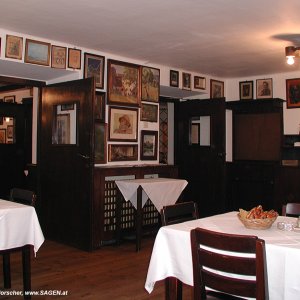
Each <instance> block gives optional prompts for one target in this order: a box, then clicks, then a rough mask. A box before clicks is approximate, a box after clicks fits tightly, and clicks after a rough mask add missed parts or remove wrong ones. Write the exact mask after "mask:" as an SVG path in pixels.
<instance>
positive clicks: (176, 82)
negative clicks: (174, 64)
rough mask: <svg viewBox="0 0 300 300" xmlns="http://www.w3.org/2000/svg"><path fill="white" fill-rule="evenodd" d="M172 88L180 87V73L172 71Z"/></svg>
mask: <svg viewBox="0 0 300 300" xmlns="http://www.w3.org/2000/svg"><path fill="white" fill-rule="evenodd" d="M170 86H172V87H179V71H175V70H170Z"/></svg>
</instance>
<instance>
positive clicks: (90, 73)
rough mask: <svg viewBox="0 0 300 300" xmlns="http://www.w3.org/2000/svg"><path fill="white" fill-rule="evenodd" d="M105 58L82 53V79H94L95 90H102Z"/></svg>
mask: <svg viewBox="0 0 300 300" xmlns="http://www.w3.org/2000/svg"><path fill="white" fill-rule="evenodd" d="M104 66H105V57H104V56H102V55H96V54H91V53H86V52H85V53H84V73H83V74H84V76H83V77H84V78H89V77H94V78H95V82H96V88H98V89H103V88H104Z"/></svg>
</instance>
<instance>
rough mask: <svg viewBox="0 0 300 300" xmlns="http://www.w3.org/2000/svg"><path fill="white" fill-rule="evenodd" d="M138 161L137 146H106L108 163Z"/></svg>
mask: <svg viewBox="0 0 300 300" xmlns="http://www.w3.org/2000/svg"><path fill="white" fill-rule="evenodd" d="M137 159H138V145H123V144H122V145H118V144H110V145H108V161H130V160H137Z"/></svg>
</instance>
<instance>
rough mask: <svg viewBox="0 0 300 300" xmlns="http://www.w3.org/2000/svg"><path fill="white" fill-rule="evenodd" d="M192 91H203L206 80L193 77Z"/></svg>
mask: <svg viewBox="0 0 300 300" xmlns="http://www.w3.org/2000/svg"><path fill="white" fill-rule="evenodd" d="M194 89H199V90H205V89H206V78H205V77H200V76H194Z"/></svg>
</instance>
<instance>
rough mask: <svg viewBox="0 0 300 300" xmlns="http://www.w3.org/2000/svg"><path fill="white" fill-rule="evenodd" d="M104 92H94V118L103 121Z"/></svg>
mask: <svg viewBox="0 0 300 300" xmlns="http://www.w3.org/2000/svg"><path fill="white" fill-rule="evenodd" d="M105 107H106V105H105V93H103V92H96V95H95V119H96V120H99V121H102V122H105Z"/></svg>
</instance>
